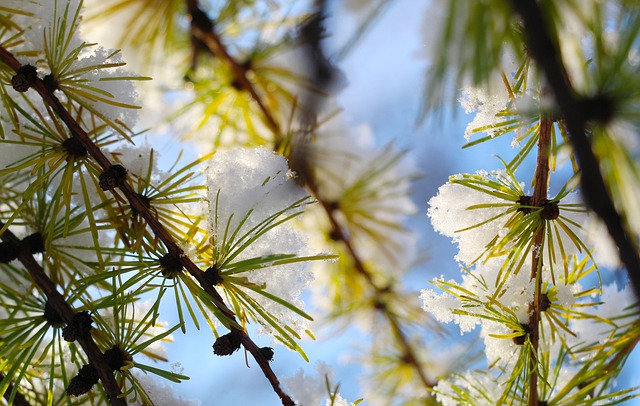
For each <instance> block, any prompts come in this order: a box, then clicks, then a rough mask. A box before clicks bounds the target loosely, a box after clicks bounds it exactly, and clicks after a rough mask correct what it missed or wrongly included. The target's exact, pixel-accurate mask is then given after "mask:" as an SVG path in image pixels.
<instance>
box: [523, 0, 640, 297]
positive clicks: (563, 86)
mask: <svg viewBox="0 0 640 406" xmlns="http://www.w3.org/2000/svg"><path fill="white" fill-rule="evenodd" d="M511 5H512V7H513V9H514V10H515V12H516V13H517V14H518V15H519V16H520V17H521V19H522V22H523V24H524V35H525V40H526V43H527V48H528V51H529V54H530V55H531V57H532V58H533V59H535V60H536V61H537V62H538V65H539V67H540V69H541V70H542V71H543V72H544V74H545V77H546V79H547V82H548V85H549V87H550V88H551V89H552V90H553V94H554V97H555V100H556V103H557V104H558V107H559V108H560V112H561V113H562V117H563V120H564V122H565V123H566V126H567V129H568V131H569V140H570V141H571V145H572V146H573V152H574V154H575V155H576V157H577V159H578V162H579V163H580V184H581V188H582V193H583V195H584V199H585V202H586V204H587V206H588V207H589V208H590V209H591V210H593V211H594V212H595V213H596V215H597V216H598V217H599V218H600V219H601V220H602V221H603V222H604V223H605V224H606V225H607V230H608V231H609V235H611V238H612V239H613V240H614V241H615V243H616V245H617V246H618V249H619V250H620V259H621V261H622V263H623V264H624V265H625V267H626V268H627V272H628V274H629V279H630V280H631V284H632V285H633V288H634V291H635V293H636V297H637V298H640V257H639V256H638V251H637V249H636V247H635V244H634V242H633V238H632V237H631V236H630V235H629V234H628V233H627V231H626V230H625V227H624V226H623V221H622V217H621V216H620V214H619V213H618V211H617V210H616V208H615V206H614V204H613V201H612V199H611V196H610V195H609V193H608V191H607V187H606V185H605V182H604V179H603V177H602V172H601V171H600V165H599V162H598V159H597V158H596V156H595V154H594V153H593V150H592V149H591V145H590V143H589V139H588V138H587V134H586V132H585V127H586V123H587V122H588V121H589V120H590V119H592V118H594V117H590V116H589V113H588V110H587V109H585V108H584V105H585V103H584V99H583V98H581V97H580V96H578V95H577V94H576V93H575V91H574V90H573V88H572V87H571V85H570V84H569V82H568V80H567V77H566V75H565V74H563V72H565V69H564V66H563V64H562V61H561V59H560V52H559V50H558V47H557V41H556V40H555V38H553V37H552V34H551V31H550V30H549V28H548V26H547V23H546V22H545V19H544V17H543V15H542V11H541V10H540V7H539V6H538V2H536V1H535V0H511ZM591 114H593V113H591Z"/></svg>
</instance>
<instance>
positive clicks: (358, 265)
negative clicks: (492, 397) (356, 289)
mask: <svg viewBox="0 0 640 406" xmlns="http://www.w3.org/2000/svg"><path fill="white" fill-rule="evenodd" d="M303 178H304V180H305V183H306V186H307V188H308V189H309V190H310V191H311V194H312V195H313V197H314V198H315V199H316V200H317V201H318V202H319V203H320V205H321V206H322V208H323V209H324V212H325V214H326V215H327V218H328V220H329V224H330V225H331V229H332V232H333V235H334V236H335V238H336V239H337V240H338V241H341V242H342V244H343V245H344V246H345V248H346V249H347V252H348V253H349V255H350V256H351V260H352V262H353V267H354V268H355V270H356V271H357V272H358V273H359V274H360V275H361V276H362V277H363V278H364V280H365V281H366V282H367V283H368V284H369V286H371V287H372V288H373V290H374V291H375V294H376V296H382V295H383V294H384V293H385V292H387V293H388V292H389V291H390V290H391V289H392V287H391V286H388V285H387V286H384V287H381V286H378V284H376V282H375V280H374V279H373V276H372V275H371V272H369V270H367V268H366V266H365V265H364V262H363V261H362V259H361V258H360V255H359V254H358V252H357V251H356V249H355V247H354V246H353V244H352V242H351V240H350V239H349V237H348V236H347V234H346V233H345V232H344V230H343V228H342V226H341V225H340V223H339V222H338V219H337V218H336V216H335V213H334V206H333V205H332V204H331V203H330V202H328V201H327V200H326V199H324V198H323V197H322V195H321V193H319V190H318V185H317V184H316V183H315V180H314V179H313V178H312V177H311V176H303ZM376 309H377V310H379V311H381V312H382V313H383V314H384V316H385V317H386V319H387V321H388V322H389V325H390V326H391V329H392V331H393V333H394V337H395V339H396V341H397V342H398V344H400V347H401V348H402V351H403V357H404V360H405V361H406V362H407V363H408V364H409V365H411V366H412V367H413V369H414V370H415V371H416V373H417V374H418V377H419V378H420V382H422V384H423V386H424V387H425V389H427V390H429V389H431V388H433V387H434V386H435V385H436V383H435V382H432V381H430V380H429V378H427V375H426V373H425V371H424V369H423V368H422V365H421V364H420V361H419V359H418V357H417V355H416V352H415V350H414V349H413V347H412V346H411V343H409V340H407V337H406V336H405V334H404V332H403V331H402V328H401V326H400V322H399V320H398V317H397V315H396V314H395V313H393V312H392V311H391V310H390V309H389V308H388V307H387V306H386V305H383V306H378V307H376Z"/></svg>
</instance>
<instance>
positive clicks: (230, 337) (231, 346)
mask: <svg viewBox="0 0 640 406" xmlns="http://www.w3.org/2000/svg"><path fill="white" fill-rule="evenodd" d="M241 343H242V342H241V340H240V335H238V333H236V332H233V331H232V332H230V333H228V334H225V335H223V336H220V337H218V338H217V339H216V342H215V343H213V353H214V354H216V355H218V356H223V355H231V354H233V353H234V352H236V351H238V350H239V349H240V344H241ZM260 352H262V350H260Z"/></svg>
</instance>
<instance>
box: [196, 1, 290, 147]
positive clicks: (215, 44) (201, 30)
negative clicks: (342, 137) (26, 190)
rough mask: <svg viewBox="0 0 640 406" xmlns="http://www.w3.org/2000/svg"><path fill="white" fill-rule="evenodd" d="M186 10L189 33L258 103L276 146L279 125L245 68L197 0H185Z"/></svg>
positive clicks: (279, 138)
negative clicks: (223, 64)
mask: <svg viewBox="0 0 640 406" xmlns="http://www.w3.org/2000/svg"><path fill="white" fill-rule="evenodd" d="M187 10H188V12H189V14H190V15H191V34H192V35H193V36H194V37H196V38H197V39H199V40H200V41H202V43H203V44H204V45H206V46H207V48H208V49H209V51H210V52H211V53H212V54H213V55H217V56H218V57H220V58H221V59H222V60H223V61H224V62H225V63H226V64H227V66H228V67H229V68H230V69H231V71H232V72H233V75H234V77H235V79H236V81H237V82H238V83H239V84H240V87H241V88H242V89H244V90H246V91H247V92H249V94H250V95H251V98H252V99H253V100H254V101H255V102H256V104H257V105H258V108H259V109H260V111H261V112H262V115H263V116H264V119H265V121H266V123H267V125H268V126H269V128H270V129H271V131H273V134H274V135H275V137H276V139H275V144H276V146H277V145H279V144H280V143H281V142H282V138H283V136H282V131H281V129H280V125H279V124H278V121H277V120H276V119H275V117H274V115H273V114H272V113H271V111H270V110H269V109H268V108H267V106H266V105H265V103H264V101H263V99H262V97H261V96H260V95H259V94H258V92H257V90H256V87H255V86H254V85H253V83H251V81H250V80H249V79H248V78H247V68H246V67H245V66H244V65H242V64H240V63H238V61H236V60H235V58H234V57H233V56H231V55H230V54H229V51H228V50H227V48H226V47H225V45H224V44H223V43H222V40H221V39H220V37H219V36H218V34H216V32H215V29H214V24H213V21H211V19H210V18H209V16H207V14H206V13H205V12H204V11H202V9H201V8H200V6H199V4H198V0H187ZM276 149H277V148H276Z"/></svg>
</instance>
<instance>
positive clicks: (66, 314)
mask: <svg viewBox="0 0 640 406" xmlns="http://www.w3.org/2000/svg"><path fill="white" fill-rule="evenodd" d="M3 227H4V223H3V222H2V221H0V228H3ZM0 239H2V241H5V242H7V243H9V244H11V246H13V247H16V249H17V250H18V260H19V261H20V262H21V263H22V265H24V267H25V268H26V269H27V272H29V275H30V276H31V279H33V281H34V282H35V284H36V285H37V286H38V288H39V289H40V290H41V291H42V293H44V294H45V296H47V301H48V303H50V304H51V306H52V307H53V309H54V310H55V311H56V313H58V315H59V316H60V317H61V318H62V320H63V321H64V322H65V323H66V324H70V323H71V322H72V321H73V316H75V315H76V311H75V310H74V309H73V307H71V305H70V304H68V303H67V301H66V300H65V298H64V297H63V296H62V295H61V294H60V292H58V290H57V289H56V286H55V284H54V283H53V282H52V281H51V279H49V277H48V276H47V274H46V273H45V272H44V269H42V266H40V264H39V263H38V262H37V261H36V260H35V258H33V256H32V255H31V254H30V253H29V250H28V249H27V248H26V247H25V246H24V244H23V243H22V241H20V239H19V238H18V237H16V236H15V235H14V234H13V233H12V232H11V231H10V230H9V229H7V230H6V231H5V232H4V233H3V234H2V235H0ZM77 340H78V342H79V343H80V345H81V346H82V349H83V350H84V352H85V354H87V357H88V358H89V360H90V361H91V363H92V364H93V366H94V367H95V368H96V370H97V371H98V375H99V376H100V381H102V386H103V387H104V391H105V393H106V394H107V399H108V400H109V403H110V404H111V405H113V406H126V404H127V402H126V401H125V399H124V397H123V396H122V392H121V391H120V386H119V385H118V383H117V382H116V379H115V376H114V375H113V370H112V369H111V367H109V365H108V363H107V360H106V359H105V357H104V354H103V353H102V351H100V348H98V345H97V344H96V343H95V341H93V337H91V335H90V334H89V335H88V336H86V337H78V339H77Z"/></svg>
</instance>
